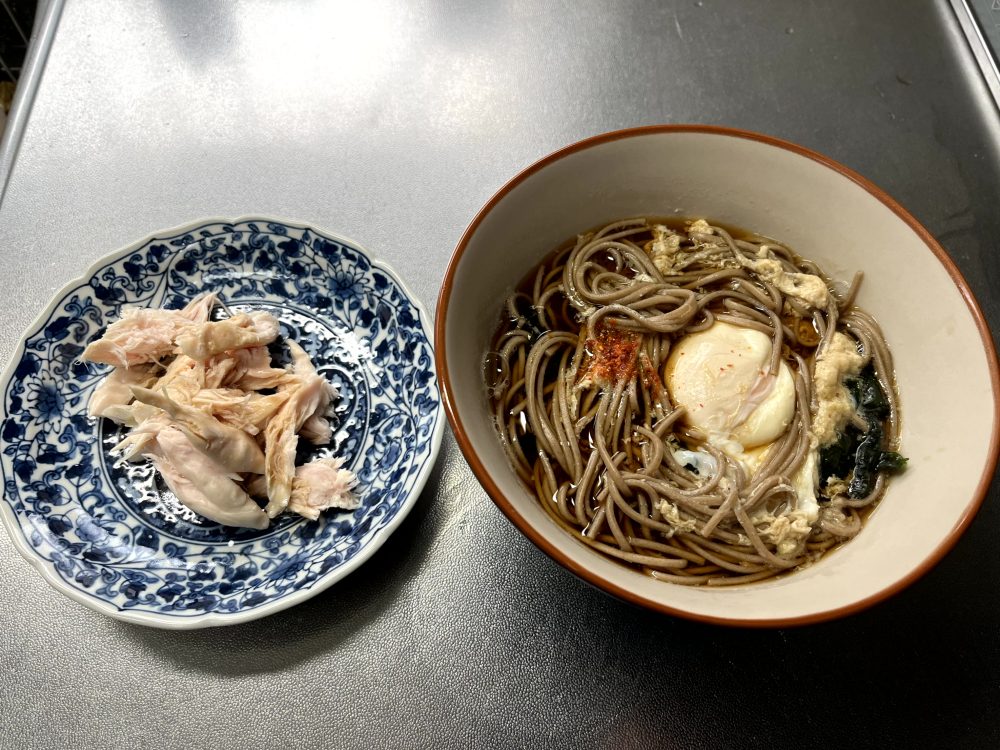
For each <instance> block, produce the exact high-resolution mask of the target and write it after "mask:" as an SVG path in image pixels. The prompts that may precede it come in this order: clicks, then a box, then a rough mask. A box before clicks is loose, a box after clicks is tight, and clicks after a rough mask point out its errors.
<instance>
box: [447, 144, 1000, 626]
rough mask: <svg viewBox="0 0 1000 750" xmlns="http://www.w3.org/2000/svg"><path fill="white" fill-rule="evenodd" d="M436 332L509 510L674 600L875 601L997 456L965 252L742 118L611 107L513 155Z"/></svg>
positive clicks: (452, 391)
mask: <svg viewBox="0 0 1000 750" xmlns="http://www.w3.org/2000/svg"><path fill="white" fill-rule="evenodd" d="M436 339H437V341H436V343H437V355H436V356H437V363H438V370H439V372H440V374H441V379H442V385H443V390H444V395H445V405H446V409H447V413H448V416H449V419H450V421H451V424H452V427H453V429H454V431H455V434H456V437H457V439H458V443H459V445H460V447H461V449H462V451H463V453H464V454H465V457H466V459H467V460H468V462H469V464H470V466H471V467H472V470H473V472H474V473H475V474H476V476H477V478H478V479H479V481H480V482H481V484H482V486H483V487H484V488H485V490H486V492H487V493H488V494H489V496H490V497H491V498H492V499H493V500H494V502H495V503H496V504H497V506H498V507H499V508H500V510H502V511H503V513H504V514H506V515H507V517H508V518H509V519H510V520H511V521H512V522H513V524H514V525H515V526H516V527H517V528H518V529H519V530H520V531H521V532H523V533H524V534H525V535H526V536H527V537H528V538H529V539H530V540H531V541H532V542H534V543H535V544H536V545H537V546H538V547H539V548H540V549H542V550H543V551H544V552H545V553H546V554H548V555H549V556H550V557H551V558H552V559H554V560H555V561H556V562H558V563H560V564H561V565H563V566H564V567H566V568H567V569H568V570H569V571H571V572H572V573H574V574H576V575H577V576H578V577H580V578H582V579H584V580H585V581H588V582H590V583H592V584H594V585H596V586H598V587H599V588H601V589H603V590H605V591H606V592H608V593H610V594H613V595H615V596H618V597H620V598H623V599H625V600H628V601H631V602H634V603H636V604H639V605H642V606H645V607H648V608H651V609H654V610H658V611H661V612H664V613H668V614H672V615H678V616H683V617H687V618H691V619H695V620H700V621H705V622H711V623H720V624H730V625H741V626H751V627H752V626H759V627H767V626H770V627H778V626H787V625H796V624H806V623H812V622H818V621H822V620H827V619H831V618H834V617H839V616H843V615H846V614H849V613H852V612H856V611H859V610H861V609H863V608H865V607H867V606H870V605H872V604H874V603H876V602H879V601H881V600H883V599H885V598H887V597H889V596H890V595H892V594H893V593H895V592H898V591H900V590H901V589H902V588H904V587H905V586H907V585H908V584H909V583H911V582H913V581H914V580H916V579H917V578H918V577H919V576H921V575H922V574H923V573H925V572H927V571H928V570H929V569H930V568H931V567H932V566H933V565H934V564H936V563H937V562H938V561H939V560H940V559H941V558H942V557H943V556H944V555H945V554H946V553H947V551H948V550H949V549H951V547H952V546H953V545H954V544H955V542H956V541H957V540H958V538H959V537H960V535H961V534H962V532H963V531H964V530H965V528H966V527H967V526H968V525H969V523H970V522H971V520H972V518H973V517H974V515H975V513H976V511H977V509H978V507H979V505H980V504H981V502H982V499H983V497H984V495H985V493H986V491H987V489H988V487H989V484H990V481H991V479H992V476H993V472H994V470H995V467H996V462H997V453H998V398H997V394H998V392H1000V391H998V387H1000V386H998V383H1000V379H998V368H997V357H996V352H995V350H994V346H993V343H992V337H991V335H990V333H989V331H988V329H987V326H986V323H985V321H984V319H983V315H982V312H981V311H980V309H979V306H978V305H977V303H976V301H975V299H974V297H973V295H972V293H971V291H970V290H969V287H968V285H967V284H966V282H965V280H964V279H963V278H962V275H961V273H960V272H959V270H958V268H957V267H956V266H955V264H954V263H953V262H952V260H951V259H950V258H949V257H948V255H947V253H946V252H945V251H944V250H943V249H942V248H941V246H940V245H939V244H938V243H937V242H936V241H935V240H934V238H933V237H932V236H931V235H930V234H929V233H928V232H927V230H926V229H924V228H923V227H922V226H921V225H920V224H919V223H918V222H917V221H916V220H915V219H914V218H913V217H912V216H911V215H910V214H909V213H907V212H906V211H905V210H904V209H903V208H902V207H901V206H900V205H899V204H898V203H896V202H895V201H894V200H893V199H892V198H890V197H889V196H888V195H886V194H885V193H884V192H883V191H882V190H880V189H879V188H877V187H876V186H874V185H873V184H871V183H870V182H868V181H867V180H866V179H865V178H863V177H861V176H860V175H858V174H856V173H854V172H852V171H850V170H849V169H847V168H845V167H843V166H841V165H840V164H837V163H836V162H834V161H832V160H830V159H828V158H826V157H824V156H821V155H819V154H817V153H815V152H812V151H810V150H808V149H805V148H802V147H800V146H796V145H793V144H791V143H787V142H784V141H780V140H777V139H774V138H771V137H768V136H763V135H759V134H755V133H749V132H744V131H736V130H731V129H724V128H715V127H704V126H660V127H647V128H637V129H632V130H624V131H618V132H614V133H608V134H605V135H601V136H597V137H594V138H590V139H588V140H585V141H581V142H579V143H576V144H573V145H571V146H568V147H566V148H564V149H562V150H560V151H558V152H556V153H554V154H552V155H550V156H548V157H546V158H544V159H542V160H541V161H539V162H537V163H535V164H533V165H532V166H530V167H528V168H527V169H525V170H523V171H522V172H521V173H520V174H518V175H517V176H515V177H514V178H513V179H512V180H510V181H509V182H508V183H507V184H506V185H504V186H503V187H502V188H501V189H500V190H499V192H497V194H496V195H495V196H494V197H493V198H492V199H490V201H489V202H488V203H487V204H486V206H485V207H484V208H483V209H482V210H481V211H480V212H479V214H478V215H477V216H476V217H475V218H474V219H473V221H472V223H471V225H470V226H469V228H468V229H467V231H466V232H465V234H464V235H463V237H462V238H461V241H460V242H459V244H458V247H457V249H456V250H455V253H454V255H453V257H452V260H451V263H450V265H449V267H448V270H447V273H446V276H445V280H444V284H443V287H442V291H441V295H440V298H439V301H438V309H437V320H436ZM567 585H571V583H570V582H567Z"/></svg>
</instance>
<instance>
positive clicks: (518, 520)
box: [434, 125, 1000, 628]
mask: <svg viewBox="0 0 1000 750" xmlns="http://www.w3.org/2000/svg"><path fill="white" fill-rule="evenodd" d="M656 133H702V134H709V135H720V136H728V137H731V138H745V139H747V140H751V141H758V142H759V143H765V144H767V145H769V146H775V147H777V148H781V149H785V150H786V151H791V152H792V153H795V154H798V155H800V156H804V157H806V158H807V159H811V160H812V161H814V162H817V163H819V164H822V165H824V166H826V167H828V168H830V169H832V170H834V171H835V172H839V173H840V174H842V175H843V176H844V177H847V178H848V179H849V180H851V181H852V182H854V183H855V184H857V185H858V186H860V187H861V188H863V189H864V190H866V191H868V192H869V193H870V194H871V195H872V196H874V197H875V198H876V199H877V200H879V201H880V202H881V203H882V204H883V205H885V206H886V207H887V208H889V209H890V210H892V212H893V213H895V214H896V216H898V217H899V218H900V219H902V220H903V221H904V222H906V224H907V226H909V227H910V229H912V230H913V231H914V232H915V233H916V234H917V236H918V237H920V239H922V240H923V241H924V244H926V245H927V248H928V249H929V250H930V251H931V252H932V253H933V254H934V255H935V257H937V259H938V261H940V263H941V265H943V266H944V268H945V270H946V271H947V272H948V274H949V275H950V276H951V279H952V281H954V283H955V285H956V286H957V287H958V290H959V292H960V293H961V295H962V297H963V298H964V299H965V304H966V305H967V306H968V308H969V312H970V313H972V317H973V319H974V320H975V322H976V327H977V328H978V329H979V336H980V338H981V339H982V342H983V348H984V349H985V351H986V354H987V360H988V361H989V370H990V382H991V385H992V390H993V429H992V434H991V436H990V449H989V455H988V457H987V460H986V464H985V465H984V466H983V472H982V475H981V476H980V478H979V483H978V484H977V485H976V490H975V492H974V493H973V496H972V499H971V501H970V502H969V504H968V505H967V506H966V507H965V511H964V512H963V513H962V517H961V518H960V519H959V520H958V522H957V523H956V524H955V526H954V527H953V528H952V529H951V530H950V531H949V532H948V534H947V536H946V537H945V538H944V539H943V540H942V541H941V543H940V544H938V546H937V547H936V548H935V549H934V550H933V551H932V552H931V553H930V554H929V555H928V556H927V557H926V558H924V560H923V561H922V562H921V563H920V564H919V565H917V567H916V568H914V569H913V570H912V571H910V572H909V573H908V574H907V575H905V576H903V577H902V578H901V579H899V580H898V581H896V582H895V583H893V584H891V585H889V586H887V587H886V588H884V589H882V590H881V591H878V592H876V593H874V594H871V595H870V596H867V597H865V598H864V599H861V600H859V601H857V602H853V603H851V604H846V605H844V606H842V607H836V608H834V609H828V610H823V611H821V612H814V613H812V614H808V615H801V616H798V617H781V618H772V619H750V620H748V619H740V618H729V617H715V616H711V615H700V614H696V613H693V612H688V611H686V610H682V609H676V608H674V607H670V606H667V605H665V604H662V603H660V602H656V601H653V600H651V599H647V598H646V597H644V596H640V595H638V594H636V593H635V592H633V591H629V590H627V589H624V588H622V587H621V586H618V585H617V584H615V583H612V582H611V581H608V580H607V579H605V578H603V577H601V576H599V575H597V574H595V573H594V572H592V571H591V570H589V569H587V568H586V567H585V566H583V565H580V564H578V563H577V562H575V561H573V560H571V559H570V558H568V557H567V556H566V555H564V554H563V553H562V552H560V551H559V550H558V549H557V548H556V547H555V546H554V545H552V544H551V543H550V542H549V541H548V540H547V539H546V538H545V537H544V536H543V535H542V534H541V533H539V532H538V531H537V530H535V529H534V527H532V526H531V525H530V524H529V523H528V522H527V521H526V520H525V519H524V518H523V517H522V516H521V515H520V514H519V513H518V512H517V510H516V509H515V508H514V506H513V504H512V503H511V502H510V500H508V499H507V497H506V496H505V495H504V494H503V493H502V492H501V491H500V488H499V487H497V485H496V483H495V482H494V481H493V478H492V477H491V476H490V475H489V472H487V471H486V467H484V466H483V464H482V462H481V461H480V460H479V456H477V455H476V452H475V451H474V450H473V448H472V443H471V442H470V440H469V436H468V434H466V432H465V426H464V425H463V424H462V420H461V418H460V417H459V415H458V411H457V409H456V407H455V404H454V403H453V401H452V392H451V377H450V374H449V372H448V363H447V351H446V350H447V339H446V336H445V320H446V318H447V315H448V302H449V300H450V298H451V288H452V282H453V281H454V277H455V271H456V269H457V268H458V264H459V263H460V262H461V260H462V255H463V254H464V253H465V249H466V247H467V246H468V243H469V239H470V238H471V237H472V235H473V233H475V231H476V230H477V229H478V228H479V225H480V223H482V221H483V219H484V218H485V217H486V216H487V215H488V214H489V213H490V211H492V210H493V208H494V207H495V206H496V204H497V203H498V202H499V201H500V200H501V199H502V198H504V197H505V196H506V195H507V194H508V193H509V192H511V190H513V189H514V188H515V187H517V186H518V185H519V184H521V183H522V182H523V181H524V180H525V179H527V178H528V177H530V176H531V175H533V174H534V173H535V172H538V171H539V170H541V169H543V168H544V167H546V166H548V165H549V164H552V163H553V162H556V161H558V160H559V159H562V158H563V157H565V156H567V155H569V154H572V153H575V152H577V151H582V150H584V149H588V148H591V147H593V146H598V145H601V144H604V143H609V142H611V141H616V140H619V139H622V138H632V137H634V136H641V135H651V134H656ZM434 338H435V344H436V347H435V359H436V362H437V371H438V374H439V377H440V378H441V386H442V392H443V395H444V406H445V412H446V413H447V415H448V421H449V422H450V423H451V427H452V429H453V430H454V432H455V437H456V438H457V440H458V445H459V448H461V450H462V453H463V454H464V456H465V459H466V460H467V461H468V462H469V466H471V467H472V471H473V473H474V474H475V475H476V478H477V479H478V480H479V483H480V484H481V485H482V486H483V488H484V489H485V490H486V492H487V493H488V494H489V496H490V497H491V498H492V500H493V502H494V503H496V505H497V506H498V507H499V508H500V510H501V511H503V513H504V515H506V516H507V518H509V519H510V520H511V522H512V523H513V524H514V525H515V526H516V527H517V528H518V529H520V531H521V533H523V534H524V535H525V536H526V537H528V539H530V540H531V541H532V542H533V543H534V544H535V545H536V546H537V547H538V548H539V549H541V550H542V551H543V552H545V554H547V555H548V556H549V557H551V558H552V559H553V560H555V561H556V562H557V563H559V564H560V565H562V566H563V567H564V568H566V569H568V570H569V571H570V572H572V573H573V574H575V575H576V576H578V577H579V578H582V579H583V580H584V581H586V582H588V583H590V584H592V585H594V586H596V587H598V588H600V589H602V590H604V591H606V592H608V593H610V594H613V595H614V596H617V597H619V598H620V599H624V600H625V601H628V602H631V603H632V604H638V605H640V606H643V607H646V608H649V609H653V610H656V611H659V612H663V613H665V614H669V615H675V616H677V617H683V618H685V619H689V620H695V621H698V622H707V623H711V624H715V625H731V626H739V627H752V628H777V627H789V626H796V625H810V624H814V623H819V622H825V621H827V620H833V619H836V618H839V617H845V616H847V615H851V614H855V613H857V612H860V611H862V610H864V609H867V608H868V607H871V606H872V605H874V604H877V603H878V602H881V601H883V600H885V599H888V598H889V597H890V596H893V595H894V594H897V593H899V592H900V591H902V590H903V589H904V588H906V587H907V586H909V585H910V584H912V583H913V582H914V581H916V580H917V579H919V578H920V577H921V576H923V575H924V574H926V573H927V572H928V571H929V570H930V569H931V568H933V567H934V566H935V565H937V563H939V562H940V561H941V559H942V558H943V557H944V556H945V555H946V554H947V553H948V552H949V551H950V550H951V549H952V547H954V546H955V543H956V542H957V541H958V539H959V537H960V536H961V535H962V534H963V533H964V532H965V530H966V529H967V528H968V526H969V524H970V523H971V522H972V519H973V518H974V517H975V515H976V512H977V511H978V510H979V508H980V506H981V505H982V503H983V499H984V498H985V496H986V492H987V490H988V489H989V486H990V483H991V481H992V478H993V473H994V471H995V469H996V465H997V457H998V452H1000V432H998V427H1000V368H998V363H997V353H996V348H995V347H994V345H993V337H992V336H991V334H990V330H989V327H988V326H987V325H986V320H985V318H984V317H983V312H982V310H981V309H980V307H979V303H978V302H976V298H975V296H974V295H973V294H972V290H971V289H969V285H968V283H967V282H966V280H965V278H964V277H963V276H962V273H961V271H959V270H958V267H957V266H956V265H955V262H954V261H953V260H952V259H951V257H950V256H949V255H948V253H947V252H946V251H945V250H944V248H942V247H941V245H939V244H938V242H937V240H935V239H934V237H932V236H931V234H930V232H928V231H927V230H926V229H925V228H924V227H923V225H922V224H921V223H920V222H918V221H917V220H916V219H915V218H913V216H911V215H910V213H909V212H908V211H907V210H906V209H905V208H903V207H902V206H901V205H900V204H899V203H897V202H896V201H895V200H894V199H893V198H891V197H890V196H889V195H888V194H887V193H886V192H885V191H884V190H882V189H881V188H879V187H877V186H875V185H874V184H872V183H871V182H870V181H869V180H867V179H866V178H864V177H862V176H861V175H860V174H858V173H857V172H855V171H853V170H851V169H849V168H847V167H845V166H844V165H843V164H840V163H839V162H836V161H834V160H833V159H830V158H829V157H827V156H823V155H822V154H820V153H817V152H816V151H813V150H811V149H808V148H805V147H803V146H799V145H797V144H794V143H791V142H789V141H785V140H782V139H780V138H774V137H772V136H768V135H762V134H760V133H754V132H751V131H748V130H738V129H735V128H727V127H719V126H715V125H647V126H643V127H636V128H627V129H624V130H615V131H612V132H610V133H603V134H601V135H596V136H592V137H590V138H585V139H584V140H581V141H577V142H576V143H573V144H570V145H569V146H566V147H564V148H561V149H559V150H558V151H555V152H553V153H551V154H549V155H548V156H546V157H544V158H542V159H540V160H538V161H536V162H535V163H534V164H532V165H531V166H529V167H526V168H525V169H523V170H521V171H520V172H519V173H518V174H517V175H515V176H514V177H513V178H512V179H511V180H509V181H508V182H507V183H506V184H505V185H504V186H503V187H501V188H500V189H499V190H498V191H497V192H496V194H495V195H494V196H493V197H492V198H490V199H489V201H487V203H486V205H485V206H483V208H481V209H480V210H479V213H477V214H476V217H475V218H474V219H473V220H472V223H471V224H469V227H468V228H467V229H466V230H465V233H464V234H463V235H462V239H461V240H460V241H459V243H458V246H457V247H456V248H455V252H454V253H453V254H452V257H451V260H450V262H449V263H448V269H447V271H446V272H445V276H444V282H443V284H442V286H441V292H440V294H439V295H438V304H437V313H436V316H435V321H434Z"/></svg>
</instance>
